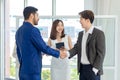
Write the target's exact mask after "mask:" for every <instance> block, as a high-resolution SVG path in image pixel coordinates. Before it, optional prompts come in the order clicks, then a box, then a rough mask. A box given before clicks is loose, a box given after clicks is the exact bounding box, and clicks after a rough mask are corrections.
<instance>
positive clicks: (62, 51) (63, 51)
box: [59, 47, 67, 59]
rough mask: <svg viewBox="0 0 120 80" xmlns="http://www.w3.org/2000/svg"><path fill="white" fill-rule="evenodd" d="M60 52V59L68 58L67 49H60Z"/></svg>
mask: <svg viewBox="0 0 120 80" xmlns="http://www.w3.org/2000/svg"><path fill="white" fill-rule="evenodd" d="M59 50H60V58H61V59H64V58H66V57H67V50H66V49H65V48H63V47H62V48H60V49H59Z"/></svg>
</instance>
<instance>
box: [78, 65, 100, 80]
mask: <svg viewBox="0 0 120 80" xmlns="http://www.w3.org/2000/svg"><path fill="white" fill-rule="evenodd" d="M92 68H93V67H92V65H90V64H88V65H84V64H81V66H80V75H79V80H100V75H98V74H95V73H94V72H93V70H92Z"/></svg>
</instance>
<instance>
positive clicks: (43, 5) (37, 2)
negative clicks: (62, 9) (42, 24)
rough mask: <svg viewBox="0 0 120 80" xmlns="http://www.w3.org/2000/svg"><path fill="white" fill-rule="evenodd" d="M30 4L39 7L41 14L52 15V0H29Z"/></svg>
mask: <svg viewBox="0 0 120 80" xmlns="http://www.w3.org/2000/svg"><path fill="white" fill-rule="evenodd" d="M27 5H28V6H34V7H36V8H38V13H39V14H40V16H41V15H52V0H28V4H27Z"/></svg>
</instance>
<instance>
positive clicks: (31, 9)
mask: <svg viewBox="0 0 120 80" xmlns="http://www.w3.org/2000/svg"><path fill="white" fill-rule="evenodd" d="M37 11H38V9H37V8H35V7H32V6H27V7H25V8H24V11H23V16H24V19H25V20H27V19H28V18H29V16H30V14H31V13H33V14H35V13H36V12H37Z"/></svg>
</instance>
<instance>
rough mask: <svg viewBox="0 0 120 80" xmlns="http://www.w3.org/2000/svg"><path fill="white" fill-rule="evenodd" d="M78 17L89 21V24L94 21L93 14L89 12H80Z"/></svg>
mask: <svg viewBox="0 0 120 80" xmlns="http://www.w3.org/2000/svg"><path fill="white" fill-rule="evenodd" d="M79 15H80V16H81V17H82V18H85V19H89V20H90V22H91V23H93V21H94V13H93V12H92V11H91V10H84V11H82V12H79Z"/></svg>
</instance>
